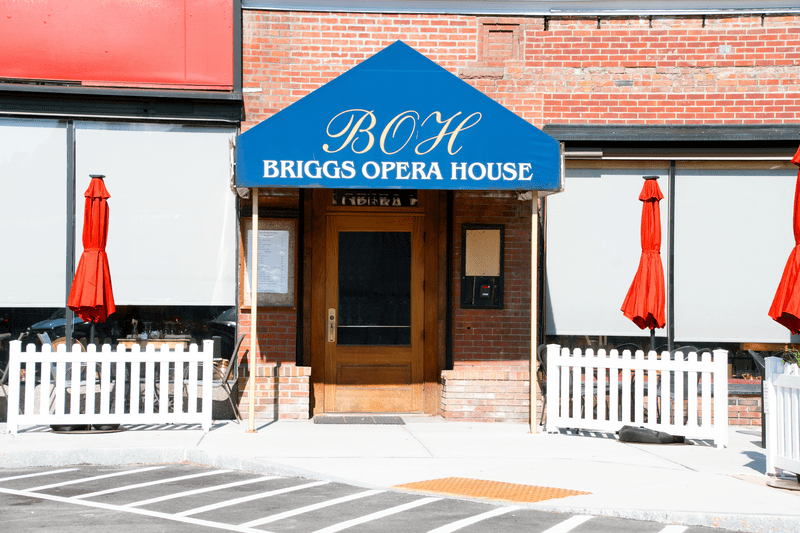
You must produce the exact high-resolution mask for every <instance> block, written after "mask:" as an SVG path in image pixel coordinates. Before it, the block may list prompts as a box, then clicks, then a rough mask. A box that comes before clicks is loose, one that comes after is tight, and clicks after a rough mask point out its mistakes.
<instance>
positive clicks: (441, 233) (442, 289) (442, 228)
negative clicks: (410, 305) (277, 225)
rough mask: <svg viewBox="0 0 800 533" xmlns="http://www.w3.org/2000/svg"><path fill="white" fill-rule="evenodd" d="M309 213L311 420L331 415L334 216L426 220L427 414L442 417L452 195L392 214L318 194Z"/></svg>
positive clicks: (422, 193) (421, 196) (422, 196)
mask: <svg viewBox="0 0 800 533" xmlns="http://www.w3.org/2000/svg"><path fill="white" fill-rule="evenodd" d="M311 192H312V194H310V195H308V196H310V197H311V198H310V199H309V203H307V204H306V205H307V207H308V208H310V209H307V210H306V221H307V224H306V228H307V232H306V235H305V240H306V244H305V251H306V253H307V254H308V256H307V260H308V258H310V265H309V266H310V274H311V275H310V276H308V277H307V278H306V283H305V284H304V285H305V287H306V290H305V291H304V298H303V300H304V303H303V305H304V306H306V311H307V312H305V313H304V316H305V317H306V319H305V320H306V323H305V325H304V331H306V332H307V335H308V336H307V341H306V342H307V343H306V342H304V350H307V353H310V358H309V359H310V363H311V398H310V401H311V411H312V412H311V415H312V416H315V415H319V414H323V413H325V412H326V410H325V363H326V360H325V342H326V325H327V307H326V290H327V289H326V283H327V266H326V263H327V258H326V250H327V239H328V234H327V226H328V222H327V219H328V216H329V215H343V214H347V213H352V214H354V215H365V214H377V213H386V214H397V215H402V214H415V215H417V216H423V217H424V222H423V254H424V261H425V266H424V281H423V294H424V302H423V309H424V311H423V313H424V337H423V355H422V361H423V368H422V380H423V386H422V412H423V413H424V414H430V415H433V414H439V412H440V403H441V383H440V377H441V371H442V370H444V367H445V326H446V309H447V293H446V287H447V284H446V281H447V274H446V272H445V271H444V269H445V267H446V252H447V250H446V246H445V244H446V242H447V227H446V226H447V224H446V221H445V220H441V219H440V214H442V213H446V195H445V194H441V193H440V192H439V191H426V190H419V191H418V200H419V202H418V205H417V206H415V207H397V208H391V209H389V210H387V209H385V208H380V207H369V206H363V207H352V206H347V207H345V206H334V205H332V203H333V191H332V190H330V189H314V190H313V191H311Z"/></svg>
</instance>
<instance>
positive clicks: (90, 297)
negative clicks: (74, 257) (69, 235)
mask: <svg viewBox="0 0 800 533" xmlns="http://www.w3.org/2000/svg"><path fill="white" fill-rule="evenodd" d="M84 196H85V197H86V203H85V207H84V212H83V253H82V254H81V260H80V262H79V263H78V270H77V271H76V272H75V279H74V280H73V281H72V289H71V290H70V293H69V299H68V300H67V305H68V306H69V308H70V309H72V310H73V311H75V314H77V315H78V316H79V317H81V318H82V319H83V320H84V321H86V322H92V323H95V322H98V323H99V322H105V321H106V319H107V318H108V315H110V314H112V313H113V312H114V311H115V310H116V308H115V306H114V293H113V291H112V290H111V272H110V271H109V269H108V256H107V255H106V241H107V238H108V202H107V200H108V198H109V197H110V196H111V195H110V194H108V190H107V189H106V185H105V183H104V182H103V176H98V175H92V181H91V182H90V183H89V188H88V189H86V192H85V193H84Z"/></svg>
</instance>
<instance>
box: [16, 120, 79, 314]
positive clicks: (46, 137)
mask: <svg viewBox="0 0 800 533" xmlns="http://www.w3.org/2000/svg"><path fill="white" fill-rule="evenodd" d="M66 131H67V130H66V125H65V124H64V123H61V122H58V121H53V120H17V119H0V179H2V183H3V194H0V228H2V232H3V237H2V242H3V258H4V259H3V261H0V307H63V306H64V302H65V301H66V269H67V268H66V262H65V259H64V258H65V257H66V249H67V245H66V234H67V230H66V227H67V226H66V220H67V218H66V217H67V215H66V213H67V188H66V183H67V134H66Z"/></svg>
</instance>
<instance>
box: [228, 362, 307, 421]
mask: <svg viewBox="0 0 800 533" xmlns="http://www.w3.org/2000/svg"><path fill="white" fill-rule="evenodd" d="M256 376H257V377H256V383H255V386H256V398H255V418H257V419H259V420H264V419H266V420H276V419H280V420H307V419H308V418H309V413H310V410H309V382H310V379H311V367H307V366H300V367H298V366H295V364H294V363H276V362H266V363H263V362H262V363H260V364H259V365H258V368H257V371H256ZM239 391H240V397H239V411H240V412H241V414H242V418H244V419H247V418H248V417H249V416H250V415H249V413H250V389H249V384H248V379H247V369H246V367H243V368H241V369H240V371H239Z"/></svg>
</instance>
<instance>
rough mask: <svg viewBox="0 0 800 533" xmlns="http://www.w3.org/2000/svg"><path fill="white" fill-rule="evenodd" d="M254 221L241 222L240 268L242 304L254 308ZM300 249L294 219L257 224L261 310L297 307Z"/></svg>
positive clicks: (260, 221)
mask: <svg viewBox="0 0 800 533" xmlns="http://www.w3.org/2000/svg"><path fill="white" fill-rule="evenodd" d="M252 226H253V221H252V219H248V218H244V219H242V241H243V242H242V250H244V252H245V253H244V256H245V257H244V261H242V266H241V270H242V272H241V279H242V281H243V283H242V284H241V285H240V286H241V287H242V294H241V302H242V306H243V307H249V306H250V305H251V294H252V291H251V289H250V283H251V280H252V274H251V272H252V270H251V265H252V264H253V229H252ZM296 249H297V222H296V221H295V220H291V219H259V221H258V261H257V265H258V281H257V288H258V305H259V307H261V306H265V307H294V305H295V272H296V261H295V258H296Z"/></svg>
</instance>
